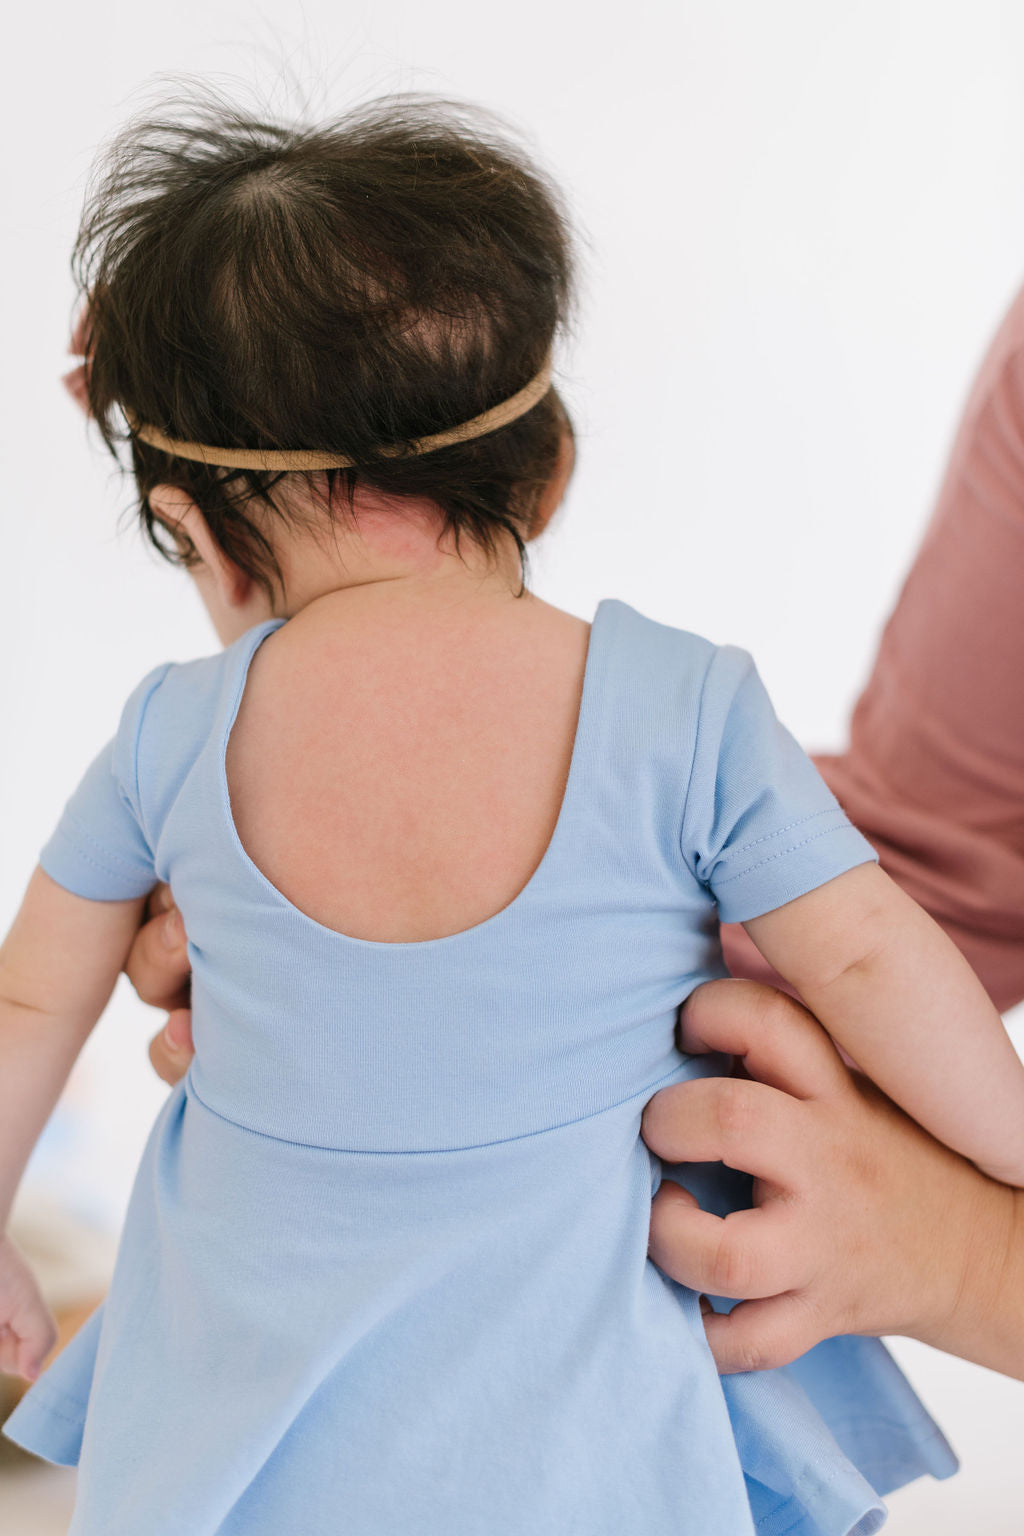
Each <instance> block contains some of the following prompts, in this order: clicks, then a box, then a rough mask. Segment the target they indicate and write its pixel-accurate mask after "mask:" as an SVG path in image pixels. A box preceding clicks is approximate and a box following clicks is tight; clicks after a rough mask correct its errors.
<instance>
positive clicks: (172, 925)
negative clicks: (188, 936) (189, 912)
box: [160, 907, 185, 949]
mask: <svg viewBox="0 0 1024 1536" xmlns="http://www.w3.org/2000/svg"><path fill="white" fill-rule="evenodd" d="M160 937H161V938H162V939H163V941H164V944H165V945H166V947H167V948H168V949H180V948H181V947H182V945H183V944H184V943H185V924H184V923H183V922H182V920H181V913H180V912H179V911H178V909H177V907H172V908H171V910H170V911H169V912H168V914H167V916H166V917H165V918H164V924H163V927H162V928H161V930H160Z"/></svg>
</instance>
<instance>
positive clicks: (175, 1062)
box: [124, 885, 192, 1086]
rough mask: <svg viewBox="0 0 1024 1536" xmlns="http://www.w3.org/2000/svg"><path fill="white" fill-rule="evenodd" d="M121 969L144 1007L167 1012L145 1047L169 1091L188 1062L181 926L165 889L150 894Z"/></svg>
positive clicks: (185, 969) (189, 1022) (188, 1014)
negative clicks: (144, 1004)
mask: <svg viewBox="0 0 1024 1536" xmlns="http://www.w3.org/2000/svg"><path fill="white" fill-rule="evenodd" d="M124 969H125V974H126V975H127V977H128V980H129V981H130V982H131V984H132V986H133V987H134V988H135V990H136V992H137V993H138V994H139V997H140V998H141V999H142V1001H143V1002H144V1003H149V1004H150V1005H151V1006H152V1007H154V1008H165V1009H167V1011H168V1014H169V1017H168V1020H167V1023H166V1024H165V1025H164V1027H163V1029H162V1030H161V1031H160V1032H159V1034H157V1035H154V1037H153V1039H152V1040H151V1041H150V1044H149V1059H150V1061H151V1062H152V1063H153V1068H154V1070H155V1071H156V1074H157V1076H158V1077H161V1078H163V1080H164V1082H165V1083H170V1084H171V1085H172V1086H173V1084H175V1083H176V1082H177V1081H178V1079H179V1078H181V1077H184V1075H185V1073H186V1072H187V1071H188V1065H189V1062H190V1061H191V1060H192V1013H191V1009H190V1006H189V981H190V976H191V967H190V965H189V959H188V950H187V948H186V944H185V925H184V923H183V922H182V920H181V913H180V912H179V911H178V909H177V907H176V906H175V905H174V899H173V897H172V896H171V888H170V886H169V885H158V886H156V887H155V888H154V890H153V891H152V892H151V893H150V897H149V900H148V901H147V903H146V913H145V920H144V922H143V924H142V927H141V928H140V929H139V931H138V933H137V934H136V936H135V942H134V944H133V945H132V949H131V953H130V955H129V956H128V959H127V961H126V962H125V967H124Z"/></svg>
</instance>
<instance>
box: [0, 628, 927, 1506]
mask: <svg viewBox="0 0 1024 1536" xmlns="http://www.w3.org/2000/svg"><path fill="white" fill-rule="evenodd" d="M282 622H284V621H283V620H271V621H269V622H267V623H264V624H260V625H257V626H256V627H255V628H253V629H251V630H249V631H248V632H247V633H246V634H245V635H244V636H242V637H241V638H240V639H239V640H237V641H236V642H235V643H234V644H232V645H230V646H228V647H227V648H226V649H225V650H224V651H222V652H220V653H219V654H217V655H215V656H211V657H207V658H203V659H201V660H196V661H189V662H185V663H180V664H175V663H171V664H167V665H164V666H161V667H158V668H157V669H156V670H155V671H153V672H151V673H149V674H148V676H147V677H145V678H144V679H143V680H142V682H141V683H140V684H139V686H138V687H137V688H136V689H135V690H134V692H133V693H132V695H131V697H130V699H129V700H128V703H127V704H126V706H125V709H124V712H123V714H122V717H121V721H120V725H119V728H118V730H117V733H116V735H115V737H114V739H113V740H112V741H111V743H110V744H109V746H108V747H107V748H106V749H104V751H103V752H102V753H101V754H100V755H99V756H98V757H97V759H96V760H95V762H94V763H93V764H92V766H91V767H90V768H89V770H88V771H87V773H86V774H85V777H84V779H83V780H82V782H81V784H80V785H79V787H78V788H77V789H76V791H75V792H74V794H73V795H72V797H71V799H70V801H69V802H68V805H67V807H66V809H65V812H64V814H63V816H62V818H61V820H60V823H59V826H58V827H57V829H56V831H55V832H54V834H53V836H52V837H51V839H50V840H49V842H48V843H47V844H46V847H45V848H44V850H43V852H42V855H41V862H42V864H43V867H44V868H45V869H46V870H47V872H48V873H49V874H50V875H51V876H52V877H53V879H55V880H56V881H58V882H59V883H60V884H62V885H64V886H65V887H66V888H67V889H69V890H71V891H74V892H77V893H78V894H79V895H81V896H84V897H87V898H92V899H95V900H99V901H103V900H116V899H126V898H129V897H134V896H138V895H140V894H142V893H143V892H145V891H147V890H149V889H150V888H151V887H152V886H153V884H154V883H155V882H156V881H157V880H163V881H169V882H170V885H171V888H172V890H173V893H174V896H175V899H176V901H177V904H178V906H179V908H180V910H181V913H182V915H183V918H184V922H185V927H186V930H187V933H188V936H189V955H190V957H191V962H192V978H193V979H192V1007H193V1034H194V1040H195V1058H194V1060H193V1062H192V1065H191V1068H190V1070H189V1072H188V1074H187V1076H186V1077H185V1078H184V1079H183V1080H182V1081H181V1082H180V1083H178V1084H177V1086H176V1087H174V1088H173V1089H172V1090H171V1092H170V1093H169V1095H168V1098H167V1100H166V1102H165V1104H164V1105H163V1107H162V1109H161V1111H160V1113H159V1115H158V1116H157V1119H156V1122H155V1124H154V1126H153V1129H152V1131H151V1133H150V1136H149V1139H148V1142H147V1144H146V1147H145V1151H144V1154H143V1157H142V1160H141V1164H140V1167H139V1170H138V1174H137V1178H136V1182H135V1185H134V1188H133V1192H132V1195H131V1200H130V1204H129V1208H128V1211H127V1216H126V1219H125V1223H124V1229H123V1234H122V1238H121V1243H120V1248H119V1251H118V1257H117V1262H116V1267H115V1272H114V1275H113V1280H112V1284H111V1286H110V1290H109V1293H108V1295H107V1297H106V1300H105V1301H104V1303H103V1304H102V1305H101V1306H100V1307H99V1308H98V1310H97V1311H96V1312H95V1313H94V1314H93V1316H92V1317H91V1318H90V1319H89V1321H88V1322H87V1323H86V1324H85V1326H84V1327H83V1328H82V1329H81V1330H80V1332H79V1333H78V1334H77V1335H76V1336H75V1337H74V1338H73V1339H72V1341H71V1343H70V1344H69V1345H68V1346H67V1347H66V1348H65V1349H64V1350H63V1351H62V1352H61V1353H60V1354H59V1355H58V1356H57V1357H56V1358H55V1360H54V1361H53V1362H52V1364H51V1365H50V1366H49V1368H48V1369H47V1370H46V1371H45V1372H44V1373H43V1375H42V1376H41V1377H40V1379H39V1380H38V1381H37V1382H36V1383H35V1384H34V1385H33V1386H32V1387H31V1388H30V1389H29V1391H28V1392H27V1393H26V1395H25V1396H24V1398H23V1399H22V1401H21V1403H20V1404H19V1405H18V1407H17V1408H16V1409H15V1411H14V1413H13V1414H12V1415H11V1417H10V1418H9V1419H8V1421H7V1423H6V1425H5V1426H4V1432H5V1433H6V1434H7V1435H8V1436H9V1438H11V1439H12V1440H14V1441H16V1442H18V1443H19V1444H21V1445H22V1446H24V1447H25V1448H27V1449H28V1450H30V1451H33V1452H35V1453H36V1454H37V1455H39V1456H42V1457H45V1458H47V1459H49V1460H51V1461H54V1462H58V1463H64V1464H68V1465H71V1464H76V1463H77V1465H78V1469H79V1475H78V1499H77V1505H76V1510H75V1515H74V1519H73V1523H72V1526H71V1532H72V1536H142V1533H145V1536H214V1533H216V1536H284V1533H287V1536H484V1533H487V1536H751V1533H753V1532H754V1531H755V1530H756V1531H757V1532H758V1533H760V1536H783V1533H785V1536H845V1533H849V1532H857V1533H860V1536H865V1533H868V1532H873V1531H875V1530H877V1529H878V1527H879V1526H880V1525H881V1523H882V1522H883V1520H884V1518H885V1507H884V1505H883V1503H882V1501H881V1496H882V1495H884V1494H885V1493H886V1492H888V1491H890V1490H891V1489H894V1488H896V1487H898V1486H900V1485H901V1484H903V1483H905V1482H907V1481H909V1480H910V1479H912V1478H915V1477H918V1476H920V1475H921V1474H922V1473H924V1472H929V1473H931V1474H932V1475H934V1476H936V1477H944V1476H948V1475H949V1474H950V1473H951V1472H952V1471H955V1469H956V1460H955V1458H954V1456H953V1454H952V1452H951V1450H950V1449H949V1446H948V1445H947V1444H946V1442H945V1440H944V1438H943V1437H942V1435H941V1433H940V1432H939V1430H938V1429H937V1427H936V1425H935V1424H934V1423H933V1421H932V1420H931V1418H930V1417H929V1416H928V1414H927V1412H926V1411H925V1410H924V1408H923V1407H922V1405H921V1404H920V1402H919V1401H918V1399H917V1398H916V1396H915V1395H914V1393H913V1392H912V1391H911V1389H910V1387H909V1386H908V1384H907V1382H906V1380H905V1378H904V1377H903V1375H902V1374H901V1373H900V1371H899V1370H898V1369H897V1367H896V1365H895V1364H894V1362H893V1361H892V1359H891V1357H890V1356H889V1354H888V1353H887V1351H886V1349H885V1347H884V1346H883V1344H882V1343H881V1342H880V1341H878V1340H876V1339H867V1338H839V1339H833V1340H830V1341H827V1342H826V1343H823V1344H820V1345H819V1346H818V1347H817V1348H815V1349H813V1350H811V1351H810V1352H809V1353H808V1354H807V1355H805V1356H804V1357H803V1358H802V1359H801V1360H799V1361H797V1362H796V1363H795V1364H794V1365H792V1366H789V1367H786V1368H785V1369H779V1370H770V1371H765V1372H761V1373H756V1374H755V1373H750V1374H740V1375H733V1376H728V1377H722V1378H720V1377H719V1376H718V1374H717V1372H716V1369H715V1365H714V1362H713V1359H712V1357H711V1354H710V1351H709V1350H708V1347H707V1344H706V1342H705V1339H704V1332H703V1326H702V1321H701V1316H700V1311H699V1308H698V1302H697V1297H696V1295H695V1294H694V1293H693V1292H691V1291H689V1290H687V1289H685V1288H684V1287H682V1286H680V1285H677V1284H676V1283H675V1282H673V1281H671V1280H670V1279H668V1278H667V1277H666V1276H665V1275H664V1274H663V1273H662V1272H661V1271H660V1270H659V1269H657V1268H656V1267H655V1265H654V1264H653V1263H652V1262H651V1261H650V1260H649V1259H648V1257H647V1235H648V1222H649V1213H650V1201H651V1196H652V1193H653V1192H654V1190H655V1189H656V1188H657V1186H658V1183H659V1181H660V1179H661V1178H663V1177H671V1178H677V1179H678V1180H679V1181H680V1182H685V1183H687V1184H688V1185H689V1186H690V1187H691V1188H693V1189H695V1190H699V1192H700V1194H701V1197H702V1200H703V1202H704V1203H705V1204H706V1205H707V1206H708V1207H709V1208H712V1209H716V1210H719V1211H724V1210H727V1209H729V1208H731V1207H734V1206H736V1205H740V1206H742V1205H746V1204H749V1203H750V1187H749V1181H748V1180H746V1179H745V1178H742V1177H740V1176H739V1175H736V1174H733V1173H730V1172H729V1171H728V1170H726V1169H724V1168H723V1167H722V1166H721V1165H703V1166H701V1167H692V1166H691V1167H689V1168H676V1167H669V1166H667V1165H666V1166H662V1165H661V1164H659V1162H658V1160H657V1159H656V1158H655V1157H654V1156H653V1155H652V1154H651V1153H650V1152H649V1151H648V1149H647V1147H646V1145H645V1144H644V1142H643V1141H642V1140H641V1139H640V1116H641V1111H642V1110H643V1107H644V1105H645V1104H646V1102H647V1100H648V1099H650V1098H651V1096H652V1095H653V1094H654V1093H655V1092H656V1091H657V1090H658V1089H660V1088H662V1087H664V1086H666V1085H667V1084H670V1083H676V1082H680V1081H682V1080H683V1079H686V1078H689V1077H692V1076H695V1075H699V1074H707V1073H715V1072H720V1071H722V1070H724V1067H725V1063H724V1061H723V1059H722V1058H720V1057H709V1056H699V1057H687V1056H684V1055H682V1054H680V1052H679V1051H678V1049H677V1047H676V1041H675V1022H676V1011H677V1008H678V1006H679V1004H680V1002H681V1001H682V1000H683V999H684V998H685V997H686V996H687V995H688V993H689V992H691V991H692V989H693V988H694V987H696V986H697V985H698V984H700V983H701V982H703V981H706V980H708V979H710V978H712V977H717V976H722V975H725V974H726V970H725V967H724V965H723V962H722V957H721V950H720V945H719V939H718V922H719V920H721V921H742V920H745V919H749V918H752V917H755V916H758V915H759V914H761V913H763V912H766V911H769V910H771V909H773V908H775V907H778V906H781V905H782V904H783V903H784V902H787V901H790V900H792V899H793V898H794V897H796V896H799V895H801V894H803V893H804V892H806V891H808V890H811V889H813V888H815V887H816V886H819V885H821V884H823V883H824V882H825V881H827V880H830V879H832V878H834V877H835V876H837V875H839V874H841V873H842V872H843V871H845V870H847V869H849V868H851V867H852V866H854V865H857V864H860V863H864V862H866V861H868V860H870V859H872V858H874V857H875V855H874V852H873V850H872V848H871V847H870V845H869V844H868V843H866V842H865V840H864V839H863V838H862V837H861V835H860V834H859V833H858V832H857V831H856V830H855V829H854V828H853V827H852V826H851V825H850V823H849V822H848V820H847V818H846V817H845V815H844V813H843V811H842V810H841V809H840V807H839V805H838V804H837V802H836V801H835V800H834V798H833V797H832V795H831V793H830V792H829V790H828V789H827V788H826V787H825V785H824V783H823V782H822V780H821V779H820V777H819V776H818V774H817V772H816V770H815V769H814V767H813V766H812V764H811V763H810V762H809V760H808V759H807V758H806V756H805V755H804V753H803V752H802V751H801V749H800V748H799V746H798V745H797V743H796V742H795V741H794V740H793V738H792V736H790V735H789V733H788V732H787V731H786V730H785V729H784V728H783V727H782V726H781V725H780V724H779V722H778V721H777V719H776V717H775V715H774V712H773V710H772V707H771V704H770V702H769V700H768V698H767V695H766V693H765V690H764V688H763V686H762V684H761V682H760V679H759V678H758V675H757V672H756V670H755V668H754V665H753V663H752V661H751V659H750V657H749V656H748V655H747V653H746V652H744V651H742V650H739V649H737V648H735V647H731V646H715V645H712V644H711V643H709V642H708V641H706V640H703V639H701V638H700V637H698V636H696V635H693V634H690V633H687V632H686V631H684V630H680V629H676V628H673V627H672V626H669V625H665V624H660V623H657V622H655V621H653V620H651V619H649V618H647V617H645V616H644V615H642V614H641V613H639V612H638V611H637V610H636V609H634V608H632V607H631V606H630V605H629V604H627V603H624V602H621V601H618V600H616V599H605V600H603V601H602V602H601V603H600V604H599V605H598V608H597V611H596V614H595V616H594V621H593V625H592V629H591V634H590V641H589V649H588V653H587V661H586V670H585V676H584V686H583V693H582V699H581V705H580V714H579V721H578V727H577V733H576V738H575V743H574V747H573V753H572V760H571V766H570V771H569V775H568V780H567V784H566V788H565V794H564V799H563V803H562V806H561V810H560V813H559V816H558V820H557V824H556V827H555V830H554V833H553V835H552V837H551V840H550V843H549V845H548V847H547V850H546V852H545V854H544V857H543V858H542V860H541V862H540V864H539V866H538V867H537V869H536V870H535V872H534V874H533V875H532V877H531V878H530V880H529V881H528V883H527V884H526V886H525V887H524V889H523V890H522V891H521V892H520V893H519V895H518V896H517V897H516V898H515V899H514V900H513V901H512V902H511V903H510V904H509V905H508V906H506V907H504V908H503V909H502V910H501V911H500V912H498V913H497V914H496V915H494V916H493V917H491V918H489V919H487V921H485V922H482V923H479V924H477V925H476V926H475V927H473V928H470V929H468V930H466V931H464V932H460V933H456V934H452V935H450V936H448V937H445V938H440V939H434V940H429V941H425V942H410V943H375V942H370V941H367V940H362V939H355V938H350V937H347V936H346V935H344V934H342V933H339V932H336V931H335V930H333V929H330V928H327V927H324V926H323V925H321V924H319V923H317V922H316V921H314V920H313V919H312V918H310V917H309V916H307V915H305V914H304V913H302V912H301V911H299V910H298V909H297V908H296V907H295V906H293V905H292V904H291V903H290V902H289V901H288V900H287V899H286V898H285V897H284V896H283V895H282V894H281V893H280V892H279V891H278V890H277V889H276V888H275V887H274V886H273V885H272V884H271V883H270V882H269V880H268V879H267V878H266V877H265V876H264V875H263V874H262V873H261V872H260V870H259V869H258V868H257V867H256V866H255V864H254V863H253V862H252V861H251V860H250V858H249V857H248V855H247V854H246V852H245V850H244V848H243V847H242V844H241V842H240V840H239V837H238V835H237V832H236V830H235V827H234V824H233V821H232V815H231V807H230V802H229V797H228V789H227V780H226V776H225V751H226V746H227V740H228V736H229V733H230V730H231V726H232V723H233V721H234V719H235V715H236V712H237V710H238V706H239V702H240V699H241V696H242V691H243V689H244V687H245V681H246V675H247V672H248V668H249V663H250V661H251V659H252V657H253V655H254V653H255V651H256V649H257V647H258V646H259V645H260V643H261V642H262V641H263V640H264V639H266V637H267V636H268V635H270V634H272V633H273V632H274V630H275V629H276V628H277V627H278V626H279V625H280V624H281V623H282ZM343 878H344V871H343V870H341V871H339V879H343Z"/></svg>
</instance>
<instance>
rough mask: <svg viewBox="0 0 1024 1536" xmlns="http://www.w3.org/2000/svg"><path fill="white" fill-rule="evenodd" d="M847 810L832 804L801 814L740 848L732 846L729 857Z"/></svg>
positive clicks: (842, 814) (736, 855)
mask: <svg viewBox="0 0 1024 1536" xmlns="http://www.w3.org/2000/svg"><path fill="white" fill-rule="evenodd" d="M844 815H845V812H844V811H843V809H842V807H841V806H839V805H830V806H829V807H828V809H827V810H824V811H812V812H811V814H810V815H809V816H800V817H799V818H798V819H797V820H796V821H790V822H787V823H786V825H785V826H784V827H776V829H775V831H774V832H766V833H765V834H764V836H763V837H755V838H754V839H753V841H752V842H749V843H743V844H742V845H741V846H740V847H739V848H730V850H729V857H730V858H738V857H739V855H740V854H741V853H748V852H749V851H750V849H751V848H758V847H760V845H761V844H762V843H770V842H772V841H773V839H774V838H776V837H785V835H786V833H787V832H792V831H793V830H794V829H795V828H796V827H804V826H806V825H807V823H808V822H809V821H817V820H818V818H819V817H821V816H844Z"/></svg>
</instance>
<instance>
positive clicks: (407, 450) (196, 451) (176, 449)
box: [124, 358, 551, 470]
mask: <svg viewBox="0 0 1024 1536" xmlns="http://www.w3.org/2000/svg"><path fill="white" fill-rule="evenodd" d="M550 388H551V359H550V358H549V359H548V360H547V362H546V363H545V364H544V366H543V368H542V369H541V371H540V372H539V373H538V374H537V375H536V376H535V377H534V378H532V379H531V380H530V382H529V384H527V385H525V386H524V387H523V388H522V389H521V390H519V391H518V392H517V393H516V394H514V395H510V396H509V398H508V399H507V400H503V401H502V402H501V404H500V405H495V406H493V407H492V408H491V409H490V410H489V411H484V413H483V415H482V416H474V417H473V418H472V420H471V421H464V422H462V423H461V424H460V425H459V426H457V427H450V428H449V429H448V431H447V432H435V433H434V435H433V436H432V437H419V438H416V439H415V440H414V441H413V442H412V443H411V444H410V445H409V446H408V447H406V446H405V445H404V444H397V445H388V446H387V447H384V448H378V449H377V450H376V452H377V453H378V454H380V455H381V456H382V457H383V458H387V459H400V458H406V457H416V456H418V455H419V454H421V453H433V452H434V451H435V449H437V448H447V447H448V446H449V444H451V443H466V442H469V441H470V439H472V438H474V437H485V436H486V435H487V433H488V432H497V430H498V428H499V427H506V426H508V424H509V422H511V421H516V420H518V418H519V417H520V416H525V415H526V412H527V411H531V410H532V409H533V407H534V406H535V405H536V404H537V403H538V402H539V401H540V400H542V399H543V398H544V396H545V395H546V394H547V392H548V390H549V389H550ZM124 414H125V418H126V420H127V422H128V425H129V427H130V428H131V430H132V434H133V436H134V437H135V438H137V439H138V441H139V442H141V443H148V444H149V445H150V447H151V448H159V449H160V450H161V451H162V452H163V453H171V454H174V456H175V457H176V458H179V459H192V460H193V461H195V462H196V463H199V464H212V465H215V466H216V467H217V468H222V469H262V470H277V469H355V468H357V463H356V460H355V459H346V458H343V457H341V456H340V455H338V454H332V453H318V452H316V450H315V449H314V450H309V449H304V448H296V449H284V450H278V449H266V450H264V449H260V448H211V447H209V446H208V445H207V444H206V443H186V442H181V441H179V440H178V439H177V438H174V437H165V435H164V434H163V432H161V431H159V430H158V429H157V428H156V427H150V426H147V425H146V424H145V423H144V422H141V421H140V420H139V418H138V417H137V416H136V415H135V413H134V411H130V410H128V409H127V407H125V409H124Z"/></svg>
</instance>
